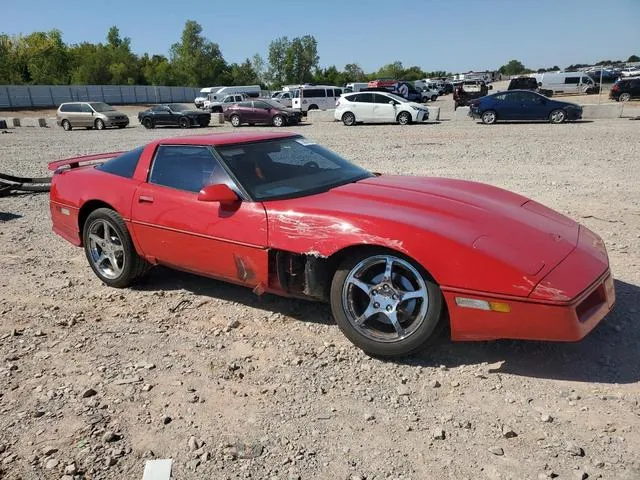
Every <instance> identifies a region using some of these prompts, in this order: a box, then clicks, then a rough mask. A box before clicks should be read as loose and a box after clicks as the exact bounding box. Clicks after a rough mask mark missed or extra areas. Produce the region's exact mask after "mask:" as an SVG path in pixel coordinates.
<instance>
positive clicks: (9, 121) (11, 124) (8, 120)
mask: <svg viewBox="0 0 640 480" xmlns="http://www.w3.org/2000/svg"><path fill="white" fill-rule="evenodd" d="M0 120H2V121H3V122H4V123H5V124H6V126H5V127H3V128H16V120H17V118H14V117H1V118H0ZM18 126H20V122H18Z"/></svg>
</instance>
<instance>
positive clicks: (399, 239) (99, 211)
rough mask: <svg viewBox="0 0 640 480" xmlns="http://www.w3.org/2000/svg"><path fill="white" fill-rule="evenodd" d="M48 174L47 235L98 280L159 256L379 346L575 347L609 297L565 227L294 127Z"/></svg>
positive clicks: (59, 166) (81, 163)
mask: <svg viewBox="0 0 640 480" xmlns="http://www.w3.org/2000/svg"><path fill="white" fill-rule="evenodd" d="M109 158H110V160H108V161H104V162H103V163H98V164H96V161H98V160H105V159H109ZM49 168H50V169H51V170H55V172H56V173H55V174H54V176H53V179H52V183H51V218H52V221H53V230H54V231H55V232H56V233H58V234H59V235H61V236H62V237H63V238H65V239H67V240H68V241H70V242H71V243H73V244H74V245H77V246H83V247H84V249H85V252H86V256H87V259H88V261H89V264H90V265H91V268H92V269H93V270H94V272H95V273H96V275H97V276H98V277H99V278H100V280H102V281H103V282H104V283H106V284H107V285H110V286H113V287H126V286H128V285H131V284H132V283H134V282H135V281H136V280H138V279H139V278H140V277H141V276H142V275H144V273H145V272H146V271H147V270H148V269H149V268H150V267H151V266H153V265H156V264H162V265H167V266H170V267H174V268H177V269H180V270H186V271H189V272H194V273H198V274H201V275H205V276H208V277H214V278H218V279H222V280H226V281H229V282H233V283H237V284H240V285H245V286H247V287H251V288H253V289H254V291H255V292H256V293H258V294H261V293H263V292H270V293H275V294H278V295H284V296H291V297H303V298H311V299H319V300H325V301H328V302H329V303H330V304H331V309H332V312H333V316H334V318H335V320H336V322H337V323H338V326H339V327H340V329H341V330H342V332H343V333H344V334H345V335H346V336H347V337H348V338H349V339H350V340H351V341H352V342H353V343H354V344H356V345H357V346H359V347H360V348H362V349H363V350H365V351H366V352H369V353H371V354H373V355H378V356H397V355H406V354H409V353H412V352H414V351H416V350H419V349H420V348H421V347H423V346H424V345H425V343H426V342H427V341H428V340H429V339H430V337H432V336H433V335H434V334H435V332H436V327H437V326H438V325H439V324H443V323H445V322H449V324H450V328H451V336H452V338H453V339H454V340H487V339H498V338H515V339H537V340H564V341H572V340H579V339H581V338H582V337H584V336H585V335H586V334H587V333H588V332H589V331H590V330H591V329H593V328H594V327H595V326H596V325H597V324H598V322H600V320H601V319H602V318H603V317H604V316H605V315H606V314H607V313H608V312H609V311H610V310H611V308H612V307H613V304H614V298H615V294H614V288H613V280H612V277H611V272H610V270H609V261H608V257H607V252H606V250H605V247H604V244H603V242H602V240H601V239H600V238H599V237H598V236H597V235H596V234H595V233H593V232H591V231H590V230H588V229H587V228H585V227H583V226H581V225H578V224H577V223H576V222H574V221H573V220H571V219H569V218H567V217H565V216H563V215H561V214H559V213H556V212H555V211H553V210H550V209H549V208H547V207H544V206H543V205H541V204H539V203H536V202H535V201H533V200H529V199H527V198H524V197H522V196H520V195H517V194H515V193H511V192H508V191H505V190H502V189H499V188H496V187H492V186H490V185H484V184H480V183H475V182H468V181H461V180H449V179H444V178H426V177H408V176H392V175H379V174H374V173H371V172H368V171H366V170H364V169H362V168H360V167H358V166H356V165H353V164H351V163H349V162H348V161H347V160H345V159H343V158H341V157H340V156H339V155H337V154H336V153H333V152H331V151H330V150H328V149H326V148H324V147H322V146H320V145H318V144H316V143H314V142H313V141H311V140H308V139H306V138H304V137H302V136H300V135H296V134H291V133H280V134H278V133H273V132H270V133H262V134H256V133H247V134H228V133H224V134H213V135H199V136H190V137H180V138H171V139H166V140H159V141H154V142H152V143H149V144H148V145H146V146H143V147H140V148H136V149H134V150H131V151H129V152H116V153H106V154H99V155H90V156H86V157H77V158H72V159H67V160H61V161H58V162H53V163H51V164H50V166H49Z"/></svg>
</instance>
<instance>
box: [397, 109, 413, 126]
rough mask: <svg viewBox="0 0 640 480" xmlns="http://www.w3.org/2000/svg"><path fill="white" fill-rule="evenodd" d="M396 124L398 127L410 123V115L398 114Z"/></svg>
mask: <svg viewBox="0 0 640 480" xmlns="http://www.w3.org/2000/svg"><path fill="white" fill-rule="evenodd" d="M398 123H399V124H400V125H408V124H410V123H411V114H410V113H409V112H400V113H399V114H398Z"/></svg>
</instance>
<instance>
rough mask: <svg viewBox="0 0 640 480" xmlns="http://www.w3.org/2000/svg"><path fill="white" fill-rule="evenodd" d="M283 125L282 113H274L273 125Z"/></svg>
mask: <svg viewBox="0 0 640 480" xmlns="http://www.w3.org/2000/svg"><path fill="white" fill-rule="evenodd" d="M283 125H284V118H282V115H276V116H275V117H273V126H274V127H281V126H283Z"/></svg>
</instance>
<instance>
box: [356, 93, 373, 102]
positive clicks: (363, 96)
mask: <svg viewBox="0 0 640 480" xmlns="http://www.w3.org/2000/svg"><path fill="white" fill-rule="evenodd" d="M356 102H360V103H373V93H359V94H358V95H357V100H356Z"/></svg>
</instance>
